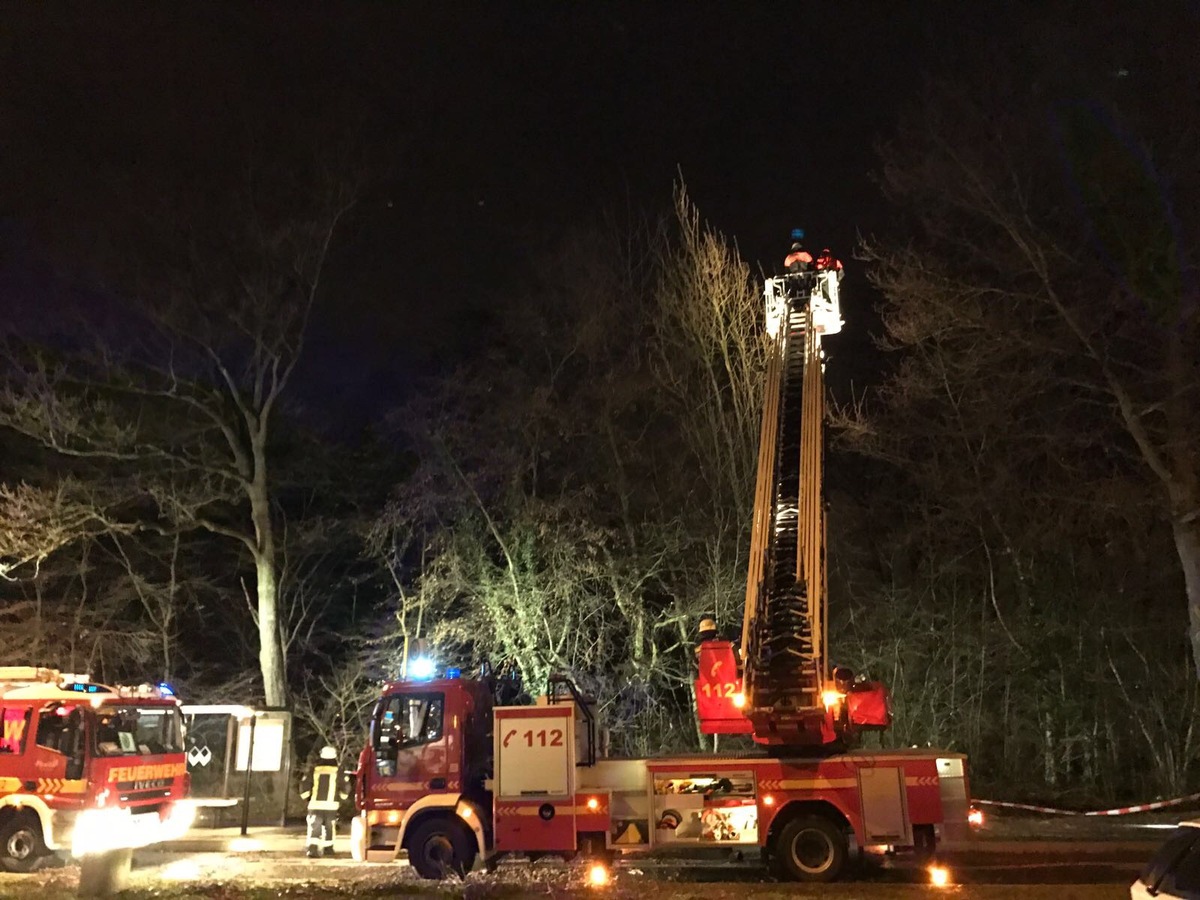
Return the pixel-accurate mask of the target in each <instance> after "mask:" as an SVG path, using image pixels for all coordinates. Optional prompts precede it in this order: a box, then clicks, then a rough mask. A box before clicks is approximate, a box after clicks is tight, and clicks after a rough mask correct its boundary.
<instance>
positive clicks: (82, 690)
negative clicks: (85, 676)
mask: <svg viewBox="0 0 1200 900" xmlns="http://www.w3.org/2000/svg"><path fill="white" fill-rule="evenodd" d="M63 690H67V691H73V692H74V693H76V694H99V693H100V692H101V691H102V690H105V689H104V688H102V687H101V686H100V685H98V684H93V683H92V682H90V681H72V682H71V683H70V684H66V685H63Z"/></svg>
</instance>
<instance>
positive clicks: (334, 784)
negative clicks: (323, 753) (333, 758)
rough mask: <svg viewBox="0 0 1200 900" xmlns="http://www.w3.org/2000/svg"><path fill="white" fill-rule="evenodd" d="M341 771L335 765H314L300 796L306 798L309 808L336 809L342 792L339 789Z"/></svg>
mask: <svg viewBox="0 0 1200 900" xmlns="http://www.w3.org/2000/svg"><path fill="white" fill-rule="evenodd" d="M340 778H341V773H339V772H338V767H337V766H336V765H319V766H314V767H313V770H312V774H311V775H309V777H308V778H307V779H306V780H305V784H304V788H305V789H304V790H302V791H301V792H300V796H301V797H307V798H308V808H309V809H310V810H324V811H332V810H336V809H337V808H338V806H339V805H340V803H341V798H342V796H343V794H344V792H343V791H341V790H339V781H340Z"/></svg>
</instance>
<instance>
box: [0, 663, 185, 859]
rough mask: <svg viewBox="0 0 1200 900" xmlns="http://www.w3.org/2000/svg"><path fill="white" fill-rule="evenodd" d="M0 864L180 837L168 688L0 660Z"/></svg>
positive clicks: (181, 794)
mask: <svg viewBox="0 0 1200 900" xmlns="http://www.w3.org/2000/svg"><path fill="white" fill-rule="evenodd" d="M0 722H2V723H3V732H2V737H0V865H3V866H4V868H6V869H8V870H9V871H12V872H27V871H30V870H31V869H32V868H34V866H36V865H37V863H38V861H39V859H40V858H41V857H43V856H46V855H49V854H51V853H56V852H57V853H69V854H71V855H73V856H77V857H84V856H90V855H94V854H100V853H104V852H106V851H109V850H119V849H125V848H131V847H141V846H145V845H147V844H153V843H158V842H160V841H167V840H173V839H175V838H178V837H180V836H182V835H183V833H184V832H185V831H186V830H187V829H188V827H189V825H190V824H191V820H192V815H193V809H192V807H191V804H190V803H189V802H188V801H187V800H185V799H184V798H185V797H186V795H187V790H188V775H187V758H186V756H185V755H184V747H183V730H182V719H181V716H180V713H179V704H178V701H176V700H175V698H174V697H173V696H172V695H171V694H170V692H169V691H168V690H165V689H160V688H153V687H151V686H149V685H145V686H143V687H141V688H113V687H106V686H105V685H102V684H97V683H95V682H92V681H90V680H88V679H87V678H86V677H85V676H75V675H64V674H62V673H60V672H58V671H57V670H55V669H44V668H35V667H32V666H7V667H0Z"/></svg>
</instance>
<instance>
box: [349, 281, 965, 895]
mask: <svg viewBox="0 0 1200 900" xmlns="http://www.w3.org/2000/svg"><path fill="white" fill-rule="evenodd" d="M837 288H838V284H837V272H835V271H828V272H815V271H810V272H800V273H792V274H788V275H785V276H780V277H777V278H771V279H768V280H767V281H766V285H765V300H766V327H767V332H768V335H769V337H770V340H771V348H772V349H771V353H770V357H769V365H768V369H767V374H766V392H765V402H764V410H763V422H762V431H761V440H760V452H759V466H758V479H757V485H756V495H755V504H754V521H753V528H752V534H753V538H752V550H751V557H750V564H749V576H748V579H747V590H746V609H745V618H744V623H743V628H742V635H741V642H740V648H735V645H734V644H733V643H732V642H729V641H721V640H707V641H704V642H703V643H701V645H700V648H699V654H698V657H699V664H700V666H699V675H698V678H697V681H696V698H697V711H698V715H699V718H700V724H701V728H702V730H703V731H704V732H706V733H709V734H746V735H750V736H751V737H752V738H753V739H754V741H755V742H756V743H757V744H758V745H759V748H758V749H757V750H753V751H750V752H746V753H740V754H739V753H732V754H721V755H719V756H718V755H703V754H700V755H686V756H672V757H656V758H650V759H616V758H604V757H603V756H602V755H601V754H600V753H599V752H598V747H597V732H598V726H597V722H596V720H595V716H594V712H593V705H592V704H591V703H590V702H589V701H588V700H587V699H586V698H583V697H581V696H580V695H579V694H578V692H577V691H576V690H575V688H574V687H573V685H572V684H571V682H570V680H569V679H566V678H563V677H561V676H556V677H552V678H551V679H550V683H549V685H548V686H547V690H546V694H545V695H544V696H542V697H539V698H538V699H537V700H536V701H535V702H534V703H533V704H524V705H516V704H514V702H513V698H514V697H516V695H517V694H519V693H520V691H519V690H518V689H517V688H516V687H515V686H514V683H513V677H512V674H511V673H506V674H503V675H502V674H500V673H495V672H490V671H489V672H485V673H482V674H481V676H480V677H476V678H468V677H462V675H461V673H460V672H459V670H457V669H450V670H447V671H446V672H445V674H444V676H442V677H433V673H432V672H430V673H427V674H429V676H430V677H427V678H424V679H417V678H408V679H405V680H401V681H396V682H392V683H389V684H387V685H385V687H384V689H383V692H382V695H381V696H380V698H379V701H378V702H377V704H376V706H375V710H374V712H373V714H372V718H371V723H370V732H369V738H368V741H367V744H366V746H365V747H364V748H363V750H362V753H361V754H360V756H359V761H358V769H357V772H356V776H357V779H356V792H355V802H356V806H357V810H358V813H357V816H356V817H355V819H354V820H353V823H352V829H351V852H352V855H353V856H354V858H356V859H359V860H364V861H379V862H383V861H390V860H395V859H397V858H398V857H399V856H400V855H401V854H402V853H404V854H407V857H408V860H409V862H410V863H411V865H412V866H413V867H414V868H415V869H416V871H417V872H418V873H419V874H420V875H422V876H424V877H427V878H440V877H444V876H446V875H448V874H451V873H458V874H464V873H465V872H467V871H469V870H470V869H471V868H472V867H473V866H474V865H475V864H476V862H478V861H482V862H483V863H484V864H485V865H487V866H489V867H490V866H492V865H494V863H495V862H496V860H497V859H499V858H500V857H501V856H503V855H505V854H523V855H525V856H527V857H529V858H537V857H539V856H545V855H561V856H564V857H568V858H569V857H572V856H575V855H585V856H601V857H608V856H611V855H613V854H615V853H620V852H650V851H655V850H658V849H664V848H671V849H675V850H679V849H684V848H687V847H726V848H729V849H730V850H743V849H745V848H747V847H755V846H757V847H758V848H760V850H761V856H762V859H763V860H764V862H768V863H770V864H771V865H772V866H773V867H774V868H775V869H776V870H777V872H778V873H779V874H780V875H781V876H782V877H785V878H790V879H794V880H798V881H831V880H833V879H836V878H838V877H839V876H840V875H841V874H842V873H843V872H844V871H845V868H846V865H847V863H848V862H849V860H850V859H851V858H852V855H853V852H854V851H855V850H863V849H868V848H884V849H888V850H905V849H909V850H914V849H915V850H917V851H924V852H932V851H933V849H934V848H935V846H936V845H937V843H938V841H939V840H944V839H946V838H952V839H957V838H961V837H965V836H966V834H967V831H968V827H967V813H968V801H967V796H968V793H967V778H966V761H965V758H964V757H963V755H962V754H958V753H948V752H944V751H937V750H929V749H910V750H875V751H866V750H854V749H852V747H853V746H854V744H855V739H856V737H857V735H858V734H859V733H860V732H861V731H862V730H864V729H870V728H875V729H879V728H885V727H887V725H888V724H889V722H890V718H891V715H890V711H889V709H888V704H887V695H886V692H885V690H884V688H883V687H882V685H879V684H876V683H873V682H867V681H860V680H856V679H855V678H854V677H853V676H852V675H851V674H850V673H849V672H848V671H847V670H845V669H838V668H831V667H830V663H829V658H828V647H827V639H826V638H827V631H828V624H827V621H828V620H827V615H826V606H827V600H826V590H825V571H826V570H825V565H826V563H825V505H824V495H823V494H824V489H823V476H822V465H823V442H824V438H823V422H824V395H825V388H824V375H823V359H822V354H821V341H822V339H823V338H824V337H826V336H828V335H830V334H833V333H836V331H838V330H839V329H840V328H841V324H842V320H841V315H840V311H839V305H838V292H837ZM739 650H740V653H739ZM739 657H740V658H739ZM593 871H594V870H593Z"/></svg>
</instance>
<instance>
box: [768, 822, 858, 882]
mask: <svg viewBox="0 0 1200 900" xmlns="http://www.w3.org/2000/svg"><path fill="white" fill-rule="evenodd" d="M849 853H850V848H849V845H848V844H847V842H846V835H845V832H843V831H842V829H840V828H838V826H837V825H835V824H834V823H833V822H831V821H829V819H826V818H824V817H823V816H799V817H798V818H795V819H792V821H790V822H788V823H787V824H786V825H785V826H784V827H783V831H781V832H780V833H779V837H778V838H776V840H775V843H774V846H773V847H772V848H771V858H772V859H773V860H774V862H775V865H776V866H777V867H778V869H779V871H780V873H781V874H782V875H783V876H784V877H786V878H788V879H790V880H792V881H818V882H825V881H834V880H836V879H837V877H838V876H839V875H841V874H842V869H843V868H845V865H846V858H847V856H849Z"/></svg>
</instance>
